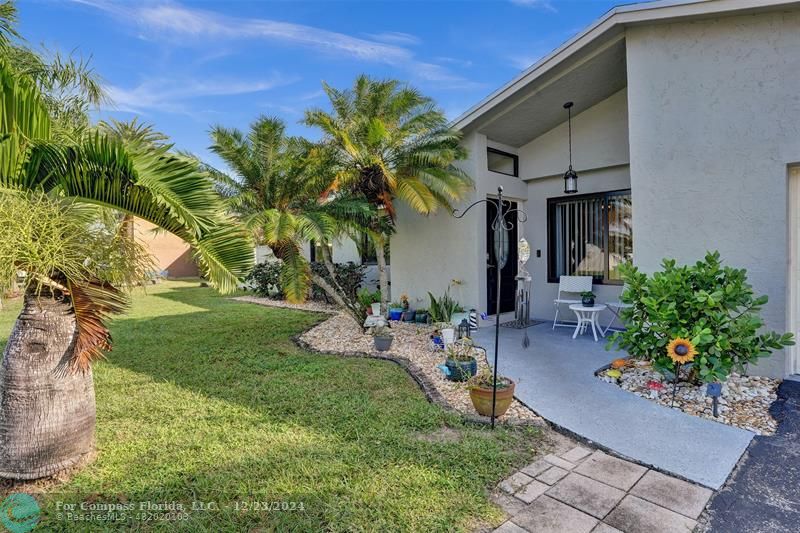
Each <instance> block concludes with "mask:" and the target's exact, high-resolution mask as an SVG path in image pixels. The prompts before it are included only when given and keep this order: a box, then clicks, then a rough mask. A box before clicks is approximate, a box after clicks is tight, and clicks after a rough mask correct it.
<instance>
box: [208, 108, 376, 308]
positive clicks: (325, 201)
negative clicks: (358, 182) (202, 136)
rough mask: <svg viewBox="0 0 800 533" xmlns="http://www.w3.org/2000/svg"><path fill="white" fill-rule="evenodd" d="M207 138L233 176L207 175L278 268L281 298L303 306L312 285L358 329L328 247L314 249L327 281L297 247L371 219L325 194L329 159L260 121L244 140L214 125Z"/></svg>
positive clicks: (352, 202) (362, 204) (357, 202)
mask: <svg viewBox="0 0 800 533" xmlns="http://www.w3.org/2000/svg"><path fill="white" fill-rule="evenodd" d="M211 139H212V145H211V147H210V149H211V150H212V151H213V152H214V153H216V154H217V155H219V157H220V158H222V160H223V161H225V163H226V164H227V165H228V167H229V168H230V169H231V170H232V171H233V173H234V176H233V177H230V176H228V175H226V174H224V173H222V172H220V171H218V170H213V169H212V170H211V172H212V175H214V176H215V178H216V180H217V182H218V184H219V189H220V192H221V193H222V195H223V196H224V197H226V198H227V199H228V205H229V208H230V209H231V210H232V211H233V212H235V213H236V214H237V215H238V216H239V217H240V218H241V219H242V221H243V224H244V225H245V227H247V228H249V229H250V230H251V231H252V232H253V233H254V234H255V235H256V236H257V238H258V239H259V240H260V241H261V242H264V243H265V244H267V245H268V246H269V247H270V249H272V251H273V253H274V254H275V256H276V257H277V258H278V259H280V260H281V261H282V267H281V285H282V287H283V290H284V293H285V294H286V297H287V299H289V300H290V301H301V300H304V299H305V298H306V296H307V295H308V289H309V284H310V283H311V282H313V283H315V284H316V285H318V286H319V287H320V288H322V289H323V290H324V291H325V292H326V293H327V294H328V295H329V296H330V297H331V298H332V299H333V300H334V301H335V302H336V303H337V304H338V305H339V306H340V307H342V308H343V309H344V310H345V311H347V312H348V313H349V314H350V315H351V316H352V317H353V318H354V319H355V320H356V321H359V322H360V321H361V320H362V319H363V312H364V311H363V310H362V309H361V307H360V303H359V302H358V300H357V299H354V298H352V296H351V295H348V294H347V293H346V291H344V290H342V287H341V286H339V284H338V282H337V280H336V275H335V272H334V268H333V262H332V260H331V257H330V252H329V251H328V247H327V246H322V247H321V248H322V259H323V261H324V262H325V264H326V266H327V268H328V273H329V274H330V278H331V279H330V282H329V281H328V280H326V279H325V278H323V277H322V276H320V275H318V274H316V273H314V272H313V271H312V270H311V269H310V268H309V264H308V262H307V261H306V259H305V258H304V257H303V256H302V254H301V248H302V246H303V244H304V243H306V242H309V241H311V240H313V241H316V242H318V243H327V242H330V241H331V240H332V239H334V238H336V237H339V236H341V235H343V234H345V233H346V232H348V231H350V230H354V229H356V228H361V227H362V226H363V225H364V224H366V223H367V221H368V220H370V219H371V218H372V217H373V216H374V213H373V211H372V209H371V208H370V205H369V204H368V203H367V202H366V201H365V200H364V199H363V197H359V196H357V195H352V194H333V193H332V192H331V186H332V183H333V182H334V179H335V176H334V174H333V173H332V172H331V167H330V163H331V162H330V155H331V153H330V152H329V151H326V150H323V149H321V148H320V147H319V146H317V145H315V144H313V143H310V142H308V141H306V140H304V139H301V138H297V137H289V136H287V135H286V126H285V124H284V123H283V121H281V120H280V119H278V118H271V117H263V116H262V117H259V118H258V119H256V120H255V121H254V122H253V123H252V124H251V126H250V131H249V132H248V133H247V134H245V133H244V132H242V131H240V130H237V129H228V128H224V127H222V126H215V127H214V128H212V130H211Z"/></svg>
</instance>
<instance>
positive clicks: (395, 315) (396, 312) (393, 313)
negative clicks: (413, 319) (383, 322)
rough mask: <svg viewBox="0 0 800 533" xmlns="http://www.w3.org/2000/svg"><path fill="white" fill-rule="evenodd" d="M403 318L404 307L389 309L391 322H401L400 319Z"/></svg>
mask: <svg viewBox="0 0 800 533" xmlns="http://www.w3.org/2000/svg"><path fill="white" fill-rule="evenodd" d="M402 316H403V308H402V307H392V308H390V309H389V320H400V317H402Z"/></svg>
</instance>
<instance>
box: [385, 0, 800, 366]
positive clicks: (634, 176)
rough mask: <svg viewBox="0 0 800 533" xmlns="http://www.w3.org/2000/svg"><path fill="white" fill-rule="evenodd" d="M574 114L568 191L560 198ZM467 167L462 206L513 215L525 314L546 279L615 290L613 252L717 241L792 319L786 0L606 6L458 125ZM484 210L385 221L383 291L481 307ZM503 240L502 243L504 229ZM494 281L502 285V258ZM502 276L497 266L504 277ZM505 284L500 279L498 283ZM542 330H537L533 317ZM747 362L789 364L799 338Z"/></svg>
mask: <svg viewBox="0 0 800 533" xmlns="http://www.w3.org/2000/svg"><path fill="white" fill-rule="evenodd" d="M567 101H572V102H574V107H573V108H572V158H573V168H574V169H575V170H576V171H577V173H578V176H579V177H578V181H577V183H578V186H577V189H578V191H577V193H576V194H569V195H567V194H565V192H564V188H565V183H564V179H563V176H564V173H565V170H566V169H567V166H568V157H569V156H568V137H567V133H568V124H567V111H566V110H565V109H564V107H563V104H564V103H565V102H567ZM455 126H456V127H458V128H459V129H461V130H462V131H463V133H464V140H463V143H464V145H465V146H466V147H467V148H468V149H469V152H470V158H469V159H468V160H467V161H465V162H464V169H465V170H466V171H467V172H468V173H469V174H470V175H471V176H472V177H473V178H474V179H475V184H476V186H475V191H474V193H473V194H472V196H471V197H470V198H469V199H468V201H467V202H465V203H470V202H472V201H474V200H477V199H480V198H486V197H491V196H492V195H494V194H496V190H497V186H498V185H502V186H503V187H504V195H506V196H507V197H508V198H509V199H510V200H512V201H513V202H516V203H517V205H518V207H520V208H521V209H523V210H524V211H526V212H527V215H528V219H527V221H526V222H524V223H520V224H518V227H517V228H516V235H514V234H513V233H514V232H512V237H513V238H514V239H518V238H520V237H522V236H524V237H525V238H526V240H527V241H528V242H529V243H530V246H531V249H532V256H531V259H530V261H529V262H528V265H527V270H528V271H529V272H530V273H531V274H532V276H533V308H532V315H533V316H535V317H539V318H549V319H551V320H552V317H553V299H554V298H555V297H556V293H557V289H558V277H559V276H560V275H565V274H590V275H592V276H594V280H595V282H594V292H595V293H596V294H597V296H598V300H599V301H607V300H614V299H616V298H617V296H618V294H619V291H620V289H621V286H620V281H619V279H618V276H617V275H616V270H615V268H614V267H615V264H616V263H617V262H619V261H621V260H626V259H630V258H632V260H633V261H634V263H636V264H637V265H639V266H640V267H641V268H642V269H644V270H646V271H653V270H656V269H658V267H659V264H660V262H661V260H662V258H664V257H673V258H676V259H677V260H678V261H682V262H694V261H695V260H697V259H699V258H701V257H702V256H703V255H704V253H705V252H706V250H714V249H716V250H719V251H720V253H721V254H722V257H723V259H724V260H725V261H726V263H727V264H730V265H733V266H737V267H742V268H746V269H747V270H748V272H749V277H750V281H751V283H752V284H753V285H754V287H755V289H756V290H757V291H758V292H761V293H764V294H767V295H768V296H769V300H770V301H769V304H768V306H767V307H766V309H765V312H764V314H765V317H766V319H767V322H768V325H769V326H770V327H771V328H774V329H777V330H782V331H793V332H794V333H795V334H797V333H798V322H800V318H799V317H800V256H798V254H800V252H799V250H800V246H798V244H800V215H799V214H798V213H799V212H800V167H799V166H798V165H800V3H798V2H789V1H777V0H709V1H691V2H686V1H656V2H650V3H641V4H635V5H629V6H623V7H619V8H616V9H613V10H612V11H610V12H608V13H607V14H606V15H604V16H603V17H602V18H600V19H599V20H597V21H596V22H595V23H594V24H592V25H591V26H590V27H588V28H587V29H585V30H584V31H582V32H581V33H580V34H578V35H577V36H575V37H574V38H572V39H570V40H569V41H567V42H566V43H565V44H563V45H562V46H561V47H559V48H558V49H556V50H554V51H553V52H552V53H550V54H549V55H547V56H546V57H544V58H543V59H542V60H540V61H539V62H538V63H536V64H535V65H533V66H532V67H530V68H529V69H528V70H526V71H524V72H523V73H521V74H520V75H519V76H518V77H516V78H515V79H514V80H512V81H511V82H509V83H507V84H506V85H504V86H503V87H501V88H500V89H498V90H497V91H495V92H493V93H492V94H491V95H490V96H488V97H487V98H486V99H484V100H482V101H481V102H479V103H477V104H476V105H475V106H473V107H472V108H470V109H469V110H468V111H467V112H465V113H464V114H463V115H462V116H460V117H459V118H458V119H456V120H455ZM486 210H487V209H486V207H485V206H481V207H480V209H479V210H477V211H476V210H473V211H472V212H470V214H468V215H467V216H466V217H465V218H463V219H460V220H458V219H455V218H453V217H451V216H450V215H449V214H447V213H439V214H437V215H435V216H430V217H421V216H418V215H415V214H413V213H411V212H410V211H408V210H402V208H401V211H400V213H399V216H398V228H397V229H398V231H397V234H396V235H395V236H394V237H393V238H392V242H391V254H392V288H393V290H394V291H405V292H407V293H409V295H410V296H411V297H412V299H415V300H416V301H418V302H419V305H426V304H427V297H426V294H427V291H428V290H431V291H433V292H434V293H441V292H443V291H444V290H445V289H446V287H447V286H448V284H450V283H451V280H453V279H456V280H459V281H460V284H459V285H458V289H457V291H458V293H457V297H458V298H459V300H460V301H461V303H462V304H463V305H465V306H467V307H476V308H478V309H480V310H483V311H488V310H489V309H493V308H494V306H493V301H494V297H495V296H494V294H493V292H494V291H493V290H492V287H493V283H492V279H493V278H492V277H493V276H494V273H493V270H492V269H491V268H490V265H488V264H487V262H488V259H487V258H488V254H487V250H488V248H487V245H488V244H489V242H488V241H489V239H490V237H487V213H486ZM512 242H513V241H512ZM509 263H511V265H510V266H509V267H507V268H506V269H505V270H504V271H503V273H502V275H503V276H504V282H505V286H506V287H509V289H510V290H511V291H512V292H511V294H510V300H509V294H505V291H503V292H504V294H503V295H501V302H502V304H503V307H504V310H512V309H513V307H509V301H510V302H512V305H513V285H514V281H513V278H514V276H515V275H516V262H515V261H514V257H512V260H511V261H509ZM506 270H507V271H506ZM506 281H507V282H506ZM543 327H546V326H543ZM754 371H755V372H757V373H762V374H768V375H773V376H785V375H788V374H793V373H797V372H798V371H800V357H799V356H798V350H797V349H792V350H787V351H786V352H785V353H776V354H775V355H773V357H771V358H768V359H766V360H764V361H763V362H762V363H761V364H760V365H759V367H758V368H756V369H755V370H754Z"/></svg>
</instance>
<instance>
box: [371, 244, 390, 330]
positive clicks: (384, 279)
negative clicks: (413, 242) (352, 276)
mask: <svg viewBox="0 0 800 533" xmlns="http://www.w3.org/2000/svg"><path fill="white" fill-rule="evenodd" d="M372 242H374V243H375V256H376V257H377V261H378V283H379V287H380V289H381V313H383V314H384V315H385V314H386V312H387V311H388V306H389V276H388V274H387V273H386V239H385V238H384V237H383V236H382V235H381V236H379V237H375V238H373V239H372Z"/></svg>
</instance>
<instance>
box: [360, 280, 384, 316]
mask: <svg viewBox="0 0 800 533" xmlns="http://www.w3.org/2000/svg"><path fill="white" fill-rule="evenodd" d="M358 301H359V302H360V303H361V305H362V306H363V307H364V308H365V309H367V314H370V311H371V312H372V313H371V314H372V315H373V316H380V314H381V291H374V292H373V291H371V290H369V289H368V288H366V287H364V288H363V289H361V290H359V291H358Z"/></svg>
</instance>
